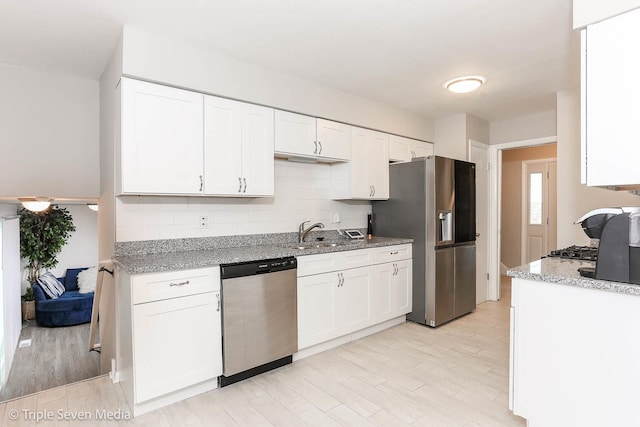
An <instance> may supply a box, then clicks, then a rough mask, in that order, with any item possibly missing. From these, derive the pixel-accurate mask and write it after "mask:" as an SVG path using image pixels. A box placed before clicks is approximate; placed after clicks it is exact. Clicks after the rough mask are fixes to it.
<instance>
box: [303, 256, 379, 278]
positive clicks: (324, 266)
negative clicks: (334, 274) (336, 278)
mask: <svg viewBox="0 0 640 427" xmlns="http://www.w3.org/2000/svg"><path fill="white" fill-rule="evenodd" d="M372 263H373V261H372V252H371V249H358V250H355V251H344V252H332V253H328V254H318V255H305V256H301V257H298V277H303V276H308V275H310V274H320V273H328V272H331V271H337V270H344V269H348V268H356V267H364V266H366V265H371V264H372Z"/></svg>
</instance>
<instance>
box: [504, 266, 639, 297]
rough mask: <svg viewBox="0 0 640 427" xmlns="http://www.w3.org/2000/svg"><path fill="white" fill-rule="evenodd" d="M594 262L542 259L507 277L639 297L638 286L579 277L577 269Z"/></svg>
mask: <svg viewBox="0 0 640 427" xmlns="http://www.w3.org/2000/svg"><path fill="white" fill-rule="evenodd" d="M595 266H596V263H595V262H594V261H577V260H572V259H561V258H543V259H540V260H538V261H533V262H530V263H529V264H524V265H521V266H519V267H515V268H512V269H509V270H507V275H508V276H511V277H514V278H520V279H526V280H537V281H540V282H547V283H557V284H561V285H569V286H576V287H580V288H587V289H599V290H602V291H609V292H616V293H620V294H629V295H638V296H640V285H633V284H629V283H620V282H609V281H607V280H596V279H589V278H587V277H582V276H580V273H579V272H578V268H579V267H595Z"/></svg>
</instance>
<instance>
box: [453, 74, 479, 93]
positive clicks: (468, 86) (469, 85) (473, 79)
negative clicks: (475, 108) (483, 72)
mask: <svg viewBox="0 0 640 427" xmlns="http://www.w3.org/2000/svg"><path fill="white" fill-rule="evenodd" d="M483 84H484V77H480V76H466V77H458V78H455V79H453V80H449V81H448V82H446V83H445V84H444V88H445V89H447V90H448V91H450V92H454V93H467V92H472V91H474V90H476V89H478V88H479V87H480V86H482V85H483Z"/></svg>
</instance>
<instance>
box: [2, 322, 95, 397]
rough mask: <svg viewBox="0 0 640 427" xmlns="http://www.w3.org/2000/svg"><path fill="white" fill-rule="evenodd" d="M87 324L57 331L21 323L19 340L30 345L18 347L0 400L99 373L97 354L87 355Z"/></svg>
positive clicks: (90, 353) (89, 353)
mask: <svg viewBox="0 0 640 427" xmlns="http://www.w3.org/2000/svg"><path fill="white" fill-rule="evenodd" d="M89 325H90V324H89V323H85V324H83V325H76V326H68V327H61V328H44V327H40V326H37V325H36V323H35V320H30V321H27V322H25V323H24V324H23V327H22V331H21V332H20V340H25V339H29V338H30V339H31V346H29V347H23V348H18V349H17V350H16V354H15V356H14V359H13V364H12V366H11V370H10V371H9V377H8V379H7V384H6V385H5V387H3V389H2V390H0V401H3V400H9V399H14V398H16V397H20V396H26V395H29V394H32V393H36V392H39V391H42V390H48V389H50V388H54V387H58V386H61V385H65V384H70V383H74V382H77V381H80V380H84V379H87V378H93V377H95V376H97V375H99V374H100V355H99V354H98V353H96V352H88V351H87V348H88V347H89Z"/></svg>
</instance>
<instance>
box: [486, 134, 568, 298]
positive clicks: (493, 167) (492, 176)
mask: <svg viewBox="0 0 640 427" xmlns="http://www.w3.org/2000/svg"><path fill="white" fill-rule="evenodd" d="M554 142H558V137H557V136H546V137H543V138H533V139H525V140H521V141H514V142H505V143H502V144H495V145H490V146H489V165H490V168H489V182H490V184H489V185H490V192H489V194H491V195H495V196H494V197H490V200H489V206H490V208H489V230H491V232H490V233H489V295H487V297H488V298H489V299H490V300H493V301H498V300H499V299H500V234H501V232H502V230H501V228H500V221H501V218H502V212H501V209H500V206H501V203H502V150H506V149H509V148H521V147H534V146H536V145H545V144H553V143H554Z"/></svg>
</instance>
